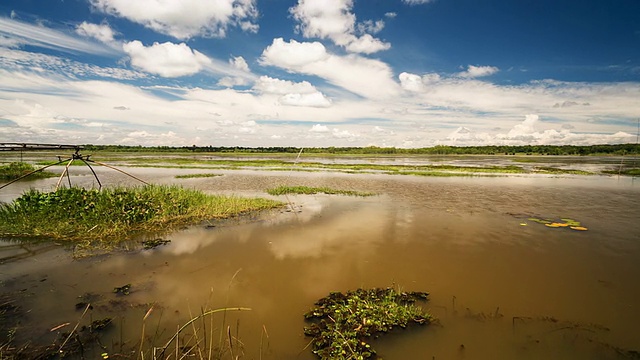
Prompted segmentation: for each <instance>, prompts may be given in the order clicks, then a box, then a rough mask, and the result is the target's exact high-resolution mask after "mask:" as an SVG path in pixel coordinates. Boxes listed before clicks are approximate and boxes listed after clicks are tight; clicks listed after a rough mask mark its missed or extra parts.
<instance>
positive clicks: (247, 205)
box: [0, 185, 281, 249]
mask: <svg viewBox="0 0 640 360" xmlns="http://www.w3.org/2000/svg"><path fill="white" fill-rule="evenodd" d="M280 205H281V203H279V202H277V201H273V200H268V199H259V198H255V199H251V198H243V197H233V196H222V195H207V194H204V193H203V192H200V191H197V190H191V189H185V188H182V187H179V186H159V185H148V186H144V187H132V188H110V189H106V190H101V191H99V190H95V189H90V190H88V189H83V188H76V187H72V188H61V189H58V190H56V191H54V192H41V191H37V190H30V191H28V192H25V193H24V194H23V195H22V196H21V197H19V198H17V199H16V200H14V201H13V202H12V203H10V204H1V205H0V234H1V235H2V236H5V237H25V238H34V237H45V238H49V239H51V238H53V239H57V240H69V241H73V242H75V243H77V244H80V245H84V246H88V247H92V248H106V249H108V248H113V247H114V246H115V245H117V244H118V243H120V242H122V241H125V240H128V239H130V238H131V236H132V235H135V234H139V233H142V232H154V231H159V230H162V231H165V232H166V231H170V230H172V229H176V228H178V227H180V226H185V225H190V224H194V223H198V222H200V221H203V220H209V219H215V218H228V217H231V216H235V215H240V214H243V213H247V212H251V211H256V210H263V209H269V208H274V207H277V206H280ZM85 244H86V245H85Z"/></svg>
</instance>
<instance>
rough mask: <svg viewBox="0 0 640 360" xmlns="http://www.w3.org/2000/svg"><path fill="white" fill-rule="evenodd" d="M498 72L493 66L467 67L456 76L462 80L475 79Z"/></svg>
mask: <svg viewBox="0 0 640 360" xmlns="http://www.w3.org/2000/svg"><path fill="white" fill-rule="evenodd" d="M498 71H500V69H498V68H497V67H495V66H473V65H469V66H468V67H467V70H466V71H463V72H459V73H458V74H457V75H458V76H460V77H463V78H477V77H483V76H489V75H493V74H495V73H497V72H498Z"/></svg>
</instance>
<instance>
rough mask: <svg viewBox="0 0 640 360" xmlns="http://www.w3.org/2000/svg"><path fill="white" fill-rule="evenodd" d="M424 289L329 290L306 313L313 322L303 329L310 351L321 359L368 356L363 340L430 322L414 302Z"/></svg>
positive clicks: (370, 354)
mask: <svg viewBox="0 0 640 360" xmlns="http://www.w3.org/2000/svg"><path fill="white" fill-rule="evenodd" d="M427 296H428V294H427V293H425V292H400V291H397V290H395V289H393V288H386V289H380V288H374V289H368V290H367V289H357V290H355V291H348V292H347V293H344V294H343V293H340V292H332V293H330V294H329V296H327V297H324V298H322V299H320V300H318V301H317V302H316V306H315V307H314V308H313V309H311V310H310V311H309V312H308V313H306V314H305V318H306V319H307V320H309V321H312V322H313V323H312V324H311V325H310V326H308V327H305V328H304V333H305V335H307V336H311V337H313V340H312V341H311V344H312V345H313V353H314V354H316V355H317V356H318V357H320V358H321V359H326V360H329V359H354V360H360V359H370V358H373V357H375V355H376V352H375V350H374V349H373V348H372V347H371V345H369V344H368V343H367V342H366V341H365V340H367V339H368V338H370V337H372V336H377V335H379V334H383V333H386V332H388V331H390V330H392V329H394V328H397V327H399V328H406V327H407V326H409V325H410V324H429V323H430V322H431V321H432V317H431V315H429V314H427V313H424V312H423V311H422V309H421V308H420V307H418V306H416V305H415V302H416V301H419V300H421V301H426V300H427Z"/></svg>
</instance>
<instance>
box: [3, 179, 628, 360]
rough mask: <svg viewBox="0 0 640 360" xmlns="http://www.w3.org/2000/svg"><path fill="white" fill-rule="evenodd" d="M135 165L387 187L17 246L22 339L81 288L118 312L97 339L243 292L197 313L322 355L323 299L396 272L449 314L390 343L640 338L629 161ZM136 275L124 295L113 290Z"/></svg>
mask: <svg viewBox="0 0 640 360" xmlns="http://www.w3.org/2000/svg"><path fill="white" fill-rule="evenodd" d="M131 171H132V172H133V173H134V174H135V175H136V176H140V177H142V178H145V179H153V182H157V183H174V182H179V183H181V184H183V185H185V186H189V187H194V188H197V189H202V190H204V191H206V192H210V193H236V194H242V195H249V196H268V195H266V194H265V193H264V190H265V189H267V188H270V187H274V186H277V185H283V184H292V185H309V186H330V187H334V188H340V189H353V190H363V191H374V192H376V193H378V194H379V195H378V196H374V197H368V198H356V197H342V196H327V195H315V196H299V195H290V196H288V197H280V198H279V199H281V200H282V201H285V202H289V203H290V204H291V205H293V209H294V211H284V210H282V211H273V212H268V213H263V214H261V215H259V216H256V217H254V218H243V219H236V220H232V221H228V222H220V223H215V224H210V225H209V226H206V225H201V226H195V227H192V228H189V229H185V230H183V231H179V232H175V233H172V234H169V235H167V236H166V237H165V238H166V239H169V240H171V243H170V244H168V245H165V246H161V247H158V248H156V249H153V250H143V251H142V250H141V251H134V252H123V253H115V254H111V255H108V256H99V257H95V258H85V259H79V260H73V259H72V258H71V253H70V252H69V251H66V250H64V249H62V248H60V247H57V248H55V249H54V250H50V249H47V250H49V251H43V252H40V253H37V254H34V255H33V256H30V257H27V256H24V257H23V258H21V259H17V260H14V261H7V262H6V263H4V264H2V265H0V281H1V284H2V291H3V292H7V293H13V294H20V295H19V299H20V302H21V303H20V305H21V307H22V308H23V309H26V310H28V311H27V312H26V314H25V315H24V316H25V318H24V319H23V320H22V321H21V325H20V328H19V329H18V333H17V336H18V338H20V336H22V337H23V338H24V337H28V338H30V339H32V340H33V341H35V342H38V341H40V342H42V343H45V344H46V343H47V342H51V341H52V339H53V338H54V337H55V335H56V331H54V332H51V331H50V329H52V328H54V327H56V326H58V325H61V324H64V323H67V322H68V323H70V325H68V326H67V327H66V328H63V329H62V330H59V331H63V330H65V329H66V331H70V329H71V328H72V327H73V326H74V325H75V323H76V322H78V319H79V318H80V316H81V313H82V311H81V310H80V311H78V310H76V309H75V304H76V303H78V302H79V301H82V299H90V302H91V303H92V305H93V310H91V311H89V314H88V315H86V316H87V317H89V316H90V317H91V319H98V318H103V317H112V318H113V319H114V320H113V325H112V326H111V327H110V328H109V330H108V331H107V332H106V333H105V334H104V335H103V340H102V343H103V344H104V345H105V346H106V347H107V348H108V350H109V353H110V354H116V353H118V351H119V349H120V348H121V347H122V343H121V342H125V343H126V344H125V345H124V347H126V346H130V347H131V346H135V344H136V342H138V341H139V340H140V338H141V335H140V334H141V326H142V319H143V317H144V316H145V313H147V310H148V309H149V308H150V307H151V306H152V304H154V305H153V307H154V309H153V311H152V312H151V313H150V315H149V316H148V318H147V320H146V323H145V329H146V330H145V332H146V335H147V338H146V340H145V343H149V342H152V341H153V342H155V345H156V346H161V345H164V343H165V342H166V341H167V339H168V338H169V337H170V336H171V335H173V333H175V331H176V328H177V327H178V326H179V325H181V324H184V323H185V322H186V321H188V320H189V319H191V318H192V317H194V316H196V315H198V314H199V313H200V312H201V309H202V308H207V309H211V308H221V307H225V306H231V307H247V308H251V310H250V311H242V312H227V313H226V316H225V317H224V318H223V316H222V315H216V316H214V317H213V319H209V318H207V320H206V322H205V323H203V322H197V324H198V329H201V328H202V326H206V327H207V328H208V329H211V328H214V329H216V330H219V329H222V330H223V332H224V338H223V339H226V337H227V336H228V334H231V335H232V337H235V338H238V339H239V340H240V341H241V342H242V344H243V345H242V346H239V345H238V344H237V343H235V345H234V346H235V347H234V349H233V355H234V356H235V355H238V354H240V355H243V356H242V358H246V359H293V358H296V359H313V358H314V356H313V355H312V354H311V350H310V349H309V348H306V349H305V347H306V346H307V344H308V343H309V341H310V338H307V337H305V336H304V335H303V331H302V330H303V327H304V326H305V321H304V319H303V316H302V315H303V314H304V313H305V312H306V311H308V310H309V309H310V307H312V306H313V303H314V302H315V301H316V300H318V299H319V298H321V297H324V296H326V295H328V294H329V292H331V291H347V290H352V289H356V288H359V287H367V288H368V287H388V286H394V287H398V288H400V289H402V290H407V291H427V292H429V293H430V294H431V295H430V301H429V302H427V303H426V304H423V307H424V308H425V309H427V310H429V311H430V313H431V314H433V315H434V316H435V317H437V318H438V319H439V324H438V325H430V326H424V327H415V328H410V329H408V330H403V331H397V332H393V333H391V334H386V335H384V336H382V337H380V338H379V339H377V340H375V341H374V342H373V346H374V348H375V349H376V350H377V351H378V354H379V355H380V356H382V357H384V358H385V359H463V358H467V359H541V358H544V359H577V358H580V359H625V358H629V357H625V356H627V355H630V354H631V355H632V353H625V351H629V350H636V351H638V350H640V331H638V324H639V323H640V282H639V281H638V279H640V221H639V218H640V216H639V214H640V184H638V183H636V182H634V181H633V179H631V178H621V179H617V178H613V177H562V178H555V177H498V178H420V177H409V176H388V175H346V174H331V173H294V174H288V173H273V172H271V173H270V172H266V171H264V172H257V171H256V172H251V171H244V172H242V171H241V172H238V171H215V172H218V173H221V174H224V176H221V177H215V178H199V179H185V180H176V179H175V178H174V177H173V176H174V175H175V174H178V173H194V172H197V171H193V170H167V169H131ZM205 172H211V171H205ZM104 176H106V178H104V181H103V182H106V183H109V178H108V176H111V175H108V173H106V172H105V173H104ZM102 179H103V177H102V174H101V180H102ZM115 179H121V178H120V177H114V178H113V180H115ZM72 180H73V181H74V183H78V182H79V183H84V184H91V181H93V180H92V179H91V177H90V176H84V175H83V176H78V177H76V178H72ZM126 181H128V180H126ZM51 184H55V179H54V180H51V179H49V180H41V181H40V182H39V183H38V185H37V186H40V187H44V188H46V187H47V186H51ZM32 185H33V184H32ZM21 186H22V185H21ZM16 191H17V190H16ZM0 195H2V196H4V197H5V198H4V199H1V200H4V201H7V199H6V198H8V197H11V196H13V195H7V194H6V193H0ZM529 217H537V218H550V219H560V218H571V219H575V220H578V221H580V222H581V223H582V224H583V226H585V227H587V228H588V229H589V230H588V231H574V230H570V229H568V228H548V227H546V226H544V225H541V224H538V223H535V222H532V221H529V220H528V218H529ZM2 256H3V255H2V252H0V257H2ZM129 283H130V284H131V285H132V286H131V294H130V295H128V296H119V295H117V294H114V293H113V289H114V287H118V286H122V285H124V284H129ZM83 295H84V297H83ZM83 321H84V322H83V323H87V322H88V321H89V318H86V319H83ZM228 326H229V329H228V330H227V327H228ZM21 330H23V332H22V333H21V332H20V331H21ZM198 331H202V330H198ZM227 331H228V332H227ZM25 332H26V333H25ZM193 332H194V329H193V328H190V330H187V331H185V337H186V336H187V335H188V334H189V333H190V334H193ZM202 337H203V336H202V335H200V340H201V341H204V339H202ZM219 339H220V337H219V335H218V333H215V335H214V336H213V337H211V338H209V339H208V340H206V341H214V342H215V345H218V344H219V343H220V341H219ZM224 344H227V343H225V342H224V341H223V346H224ZM100 352H102V351H100ZM230 355H231V354H230V353H229V352H228V351H227V353H226V354H225V358H230Z"/></svg>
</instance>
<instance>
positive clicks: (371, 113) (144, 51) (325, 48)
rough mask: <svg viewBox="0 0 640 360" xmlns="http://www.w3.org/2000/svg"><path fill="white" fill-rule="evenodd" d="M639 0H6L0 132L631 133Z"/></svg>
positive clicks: (639, 97)
mask: <svg viewBox="0 0 640 360" xmlns="http://www.w3.org/2000/svg"><path fill="white" fill-rule="evenodd" d="M639 117H640V2H638V1H637V0H617V1H611V2H609V1H599V0H598V1H596V0H583V1H574V0H566V1H548V0H535V1H534V0H519V1H507V0H483V1H477V0H430V1H429V0H263V1H260V0H181V1H175V2H171V1H160V0H136V1H131V0H16V1H11V0H9V1H6V0H5V1H4V2H2V3H1V4H0V140H1V141H5V142H46V143H83V144H85V143H95V144H126V145H145V146H152V145H174V146H182V145H192V144H196V145H201V146H206V145H214V146H304V147H309V146H370V145H374V146H396V147H426V146H434V145H460V146H464V145H490V144H511V145H516V144H602V143H625V142H635V141H636V131H637V121H638V120H637V119H638V118H639Z"/></svg>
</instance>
